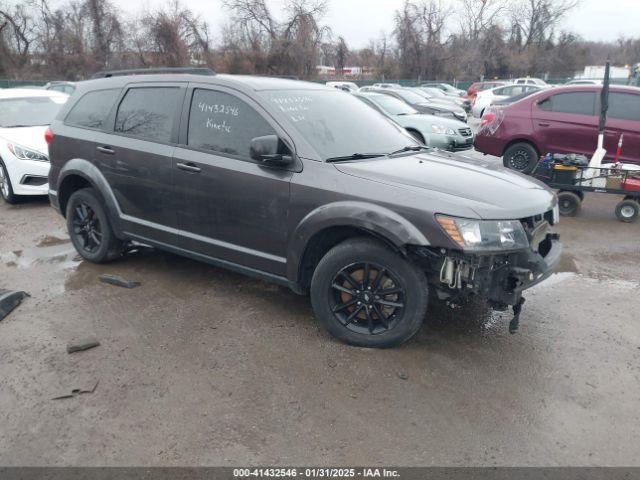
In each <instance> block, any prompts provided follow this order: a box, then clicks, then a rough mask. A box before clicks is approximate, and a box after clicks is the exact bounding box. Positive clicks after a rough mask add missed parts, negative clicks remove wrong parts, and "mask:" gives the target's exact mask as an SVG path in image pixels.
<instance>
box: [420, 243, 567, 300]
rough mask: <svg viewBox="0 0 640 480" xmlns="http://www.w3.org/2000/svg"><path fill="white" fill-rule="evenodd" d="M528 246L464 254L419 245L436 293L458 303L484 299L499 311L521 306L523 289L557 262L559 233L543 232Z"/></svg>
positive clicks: (542, 278)
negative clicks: (474, 298)
mask: <svg viewBox="0 0 640 480" xmlns="http://www.w3.org/2000/svg"><path fill="white" fill-rule="evenodd" d="M533 240H535V243H532V246H531V247H530V248H528V249H523V250H518V251H513V252H505V253H502V252H497V253H466V252H462V251H453V250H444V249H434V248H428V247H418V248H417V249H416V250H415V253H416V254H417V255H418V256H419V257H420V259H421V260H420V261H422V262H426V263H425V270H426V271H427V274H428V276H429V283H430V284H431V285H432V286H433V287H435V289H436V292H437V294H438V296H439V297H440V298H441V299H443V300H447V301H448V302H449V303H451V304H461V303H463V302H464V301H465V300H466V298H467V297H469V296H471V295H477V296H481V297H483V298H486V299H487V301H488V302H489V304H490V305H491V306H492V307H493V308H495V309H498V310H504V309H506V308H507V307H508V306H509V305H512V306H517V305H521V303H522V302H521V299H522V292H523V291H524V290H526V289H528V288H531V287H533V286H534V285H537V284H538V283H540V282H542V281H544V280H545V279H546V278H548V277H549V276H550V275H551V274H552V273H553V272H554V270H555V268H556V266H557V265H558V263H559V262H560V257H561V255H562V244H561V243H560V241H559V239H558V235H557V234H554V233H547V232H546V231H545V232H543V236H540V238H537V239H533Z"/></svg>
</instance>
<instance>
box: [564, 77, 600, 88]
mask: <svg viewBox="0 0 640 480" xmlns="http://www.w3.org/2000/svg"><path fill="white" fill-rule="evenodd" d="M602 84H604V81H602V80H580V79H578V80H571V81H570V82H567V83H565V84H564V85H563V86H565V87H568V86H569V85H602Z"/></svg>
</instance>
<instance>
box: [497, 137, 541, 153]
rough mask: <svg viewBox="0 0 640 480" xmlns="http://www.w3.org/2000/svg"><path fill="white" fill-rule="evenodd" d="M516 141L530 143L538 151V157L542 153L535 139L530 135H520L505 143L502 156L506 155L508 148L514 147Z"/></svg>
mask: <svg viewBox="0 0 640 480" xmlns="http://www.w3.org/2000/svg"><path fill="white" fill-rule="evenodd" d="M516 143H528V144H529V145H531V146H532V147H533V148H534V149H535V151H536V152H538V157H539V156H540V155H541V153H540V151H541V150H540V148H539V147H538V145H537V144H536V142H535V140H533V139H532V138H529V137H518V138H514V139H512V140H509V141H508V142H507V143H506V144H505V145H504V148H503V149H502V155H501V156H502V157H504V154H505V153H506V152H507V150H508V149H509V148H510V147H512V146H513V145H515V144H516Z"/></svg>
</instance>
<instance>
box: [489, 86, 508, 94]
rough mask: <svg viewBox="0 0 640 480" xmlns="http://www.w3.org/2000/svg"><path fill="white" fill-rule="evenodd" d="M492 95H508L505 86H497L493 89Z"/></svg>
mask: <svg viewBox="0 0 640 480" xmlns="http://www.w3.org/2000/svg"><path fill="white" fill-rule="evenodd" d="M493 93H494V95H509V91H508V89H507V87H502V88H498V89H496V90H494V91H493Z"/></svg>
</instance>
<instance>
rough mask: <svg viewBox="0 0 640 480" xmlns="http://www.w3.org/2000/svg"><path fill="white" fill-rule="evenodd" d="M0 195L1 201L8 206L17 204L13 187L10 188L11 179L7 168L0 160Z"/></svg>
mask: <svg viewBox="0 0 640 480" xmlns="http://www.w3.org/2000/svg"><path fill="white" fill-rule="evenodd" d="M0 195H1V196H2V199H3V200H4V201H5V202H7V203H10V204H12V205H13V204H14V203H18V196H17V195H14V193H13V187H12V186H11V179H10V178H9V172H8V171H7V168H6V167H5V166H4V163H2V160H0Z"/></svg>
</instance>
